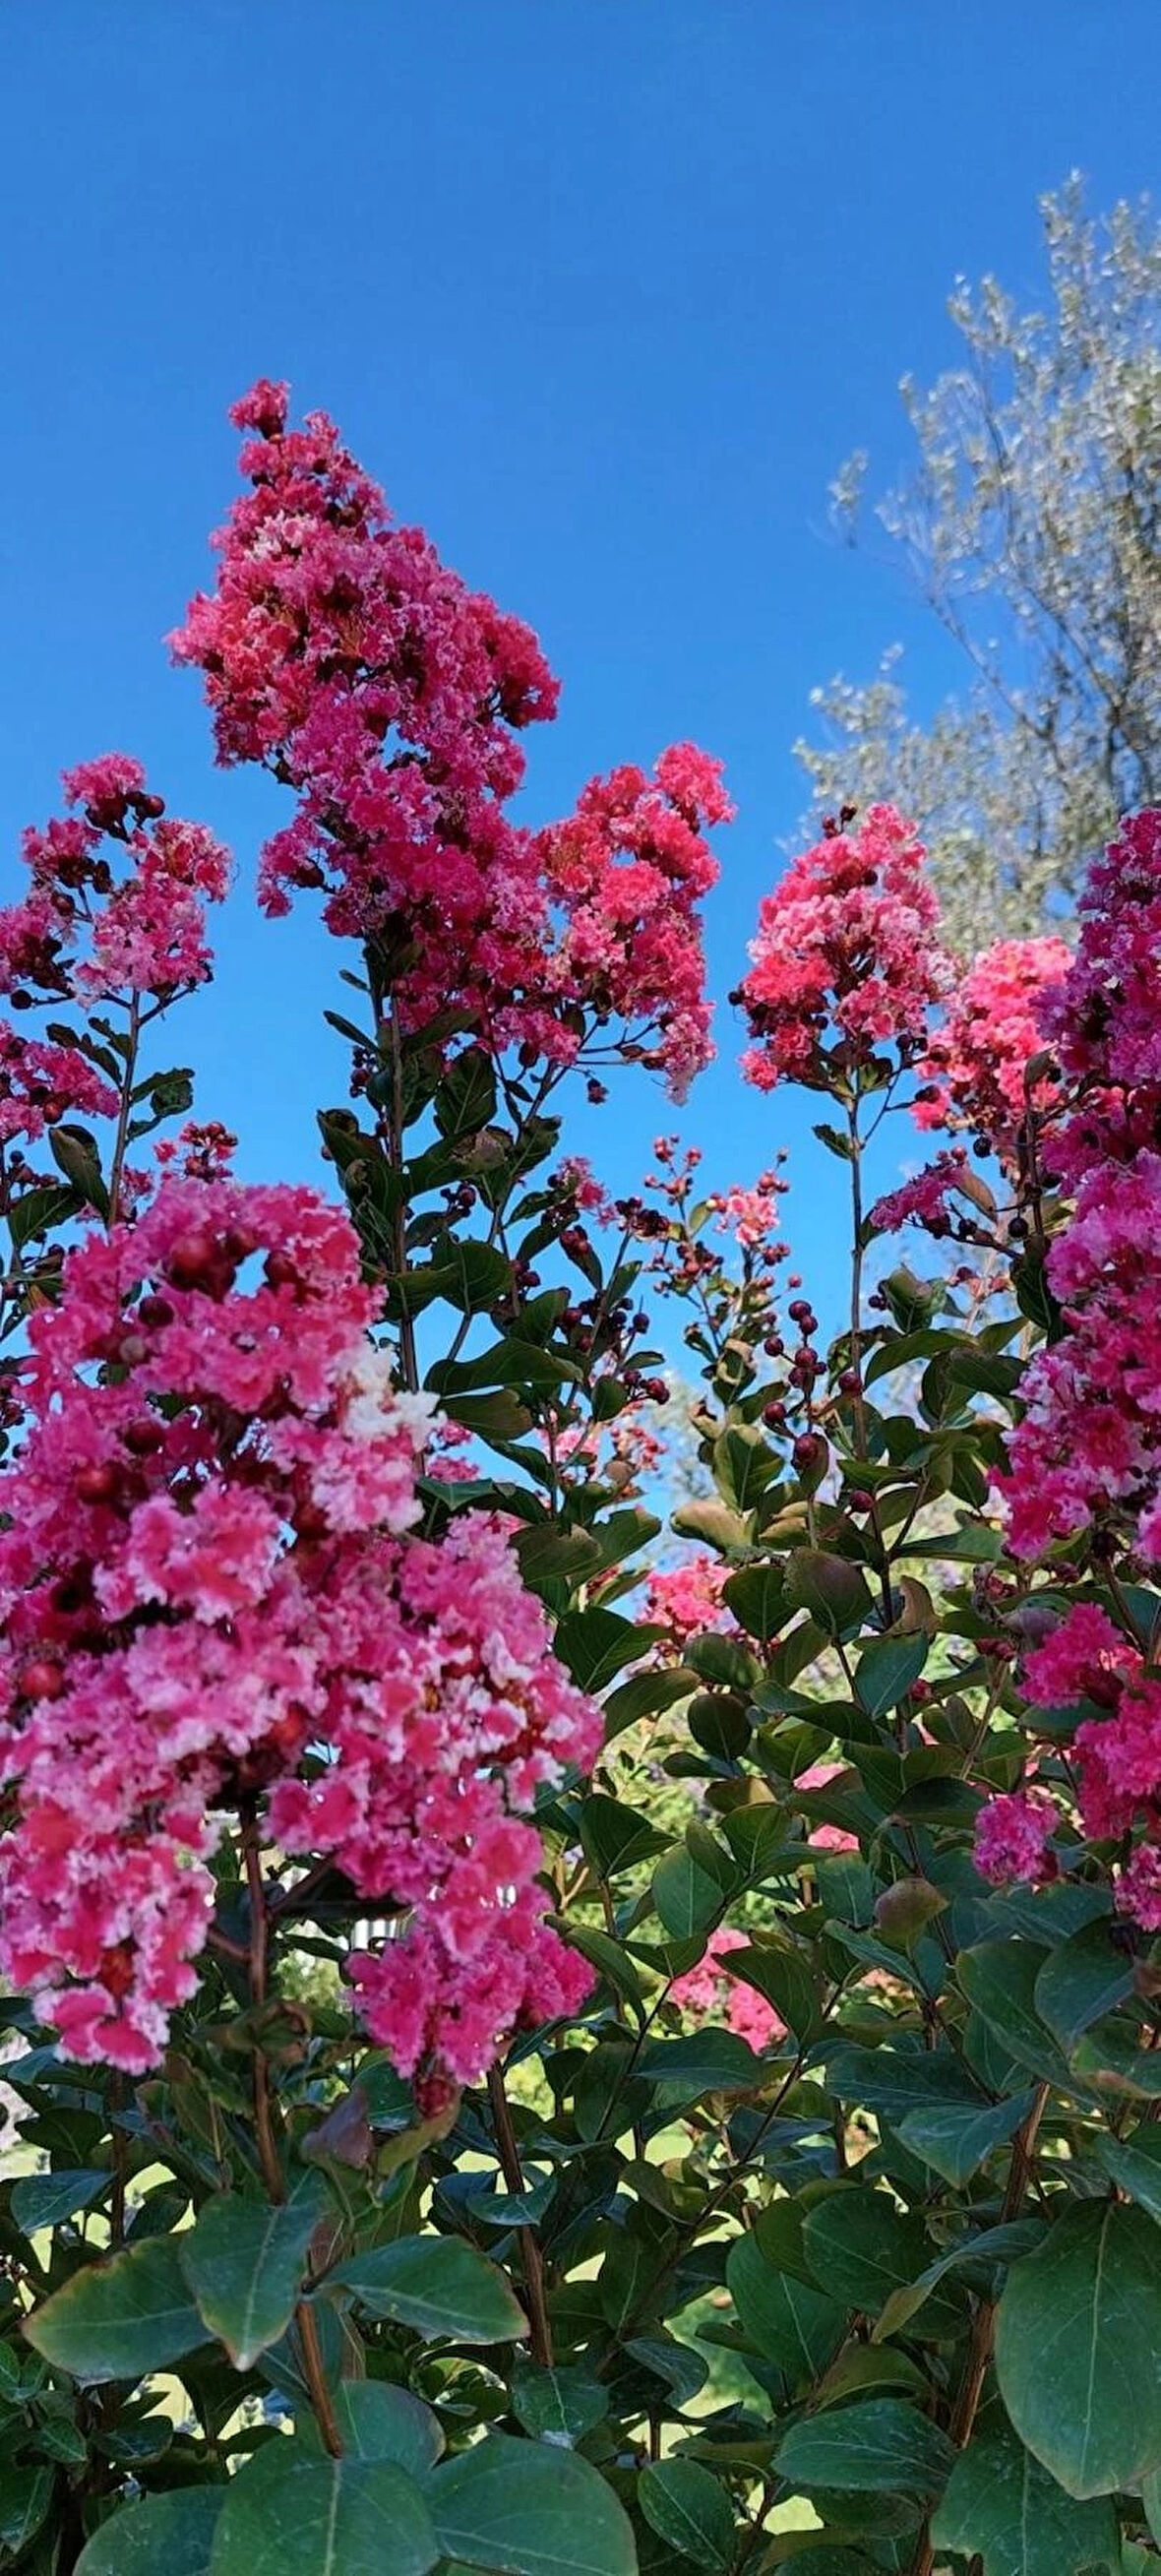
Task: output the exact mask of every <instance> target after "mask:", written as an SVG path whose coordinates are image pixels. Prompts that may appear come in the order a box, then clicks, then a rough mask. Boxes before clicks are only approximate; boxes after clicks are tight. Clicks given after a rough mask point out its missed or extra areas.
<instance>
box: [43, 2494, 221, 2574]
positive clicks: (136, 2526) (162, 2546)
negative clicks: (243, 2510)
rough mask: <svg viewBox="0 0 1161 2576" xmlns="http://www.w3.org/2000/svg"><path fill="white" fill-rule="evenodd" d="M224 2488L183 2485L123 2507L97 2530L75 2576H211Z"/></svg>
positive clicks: (83, 2552) (80, 2559)
mask: <svg viewBox="0 0 1161 2576" xmlns="http://www.w3.org/2000/svg"><path fill="white" fill-rule="evenodd" d="M225 2497H226V2490H225V2487H182V2488H180V2489H179V2490H178V2491H177V2492H176V2493H175V2494H173V2495H155V2496H146V2497H145V2499H144V2501H143V2502H142V2503H140V2504H131V2505H126V2506H125V2507H124V2509H123V2510H122V2511H121V2512H120V2513H115V2514H113V2515H111V2517H110V2519H109V2521H108V2522H103V2523H102V2524H101V2528H100V2530H99V2531H97V2532H95V2533H94V2535H93V2538H92V2539H91V2540H90V2541H89V2543H88V2545H87V2547H86V2548H84V2549H82V2551H81V2554H80V2557H79V2558H78V2560H77V2566H76V2576H210V2553H211V2550H212V2548H213V2542H214V2533H215V2531H216V2530H217V2527H218V2518H219V2516H220V2514H221V2510H222V2506H223V2504H224V2502H225Z"/></svg>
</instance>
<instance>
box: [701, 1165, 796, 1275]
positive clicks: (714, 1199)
mask: <svg viewBox="0 0 1161 2576" xmlns="http://www.w3.org/2000/svg"><path fill="white" fill-rule="evenodd" d="M789 1186H790V1184H789V1182H788V1181H785V1180H783V1178H782V1175H781V1173H780V1172H779V1171H777V1170H775V1169H774V1168H773V1167H771V1169H770V1170H769V1171H766V1172H760V1173H759V1175H758V1178H757V1180H756V1181H755V1183H754V1186H753V1188H752V1189H744V1188H743V1187H742V1186H741V1184H740V1183H739V1182H737V1181H735V1182H734V1184H733V1186H732V1188H730V1189H728V1190H715V1191H714V1193H713V1195H712V1196H711V1197H710V1199H709V1200H708V1202H707V1204H708V1206H709V1207H710V1208H711V1209H712V1211H713V1215H714V1221H715V1223H716V1225H717V1230H718V1232H719V1234H729V1235H732V1237H733V1239H734V1242H735V1243H736V1244H737V1245H738V1247H739V1249H740V1250H741V1251H742V1252H743V1253H756V1252H760V1253H762V1254H763V1256H764V1258H765V1259H766V1261H767V1262H775V1261H785V1260H788V1259H789V1256H790V1246H789V1244H788V1243H784V1242H781V1241H775V1237H776V1235H777V1232H778V1225H779V1219H780V1208H779V1201H780V1199H783V1198H785V1196H786V1192H787V1190H788V1189H789Z"/></svg>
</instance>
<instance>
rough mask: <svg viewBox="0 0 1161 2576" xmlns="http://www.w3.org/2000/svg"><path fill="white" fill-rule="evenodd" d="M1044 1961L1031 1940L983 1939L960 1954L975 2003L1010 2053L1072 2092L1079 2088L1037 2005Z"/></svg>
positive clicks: (959, 1971)
mask: <svg viewBox="0 0 1161 2576" xmlns="http://www.w3.org/2000/svg"><path fill="white" fill-rule="evenodd" d="M1041 1959H1042V1953H1041V1952H1040V1951H1039V1950H1037V1949H1035V1948H1034V1946H1033V1944H1032V1943H1031V1942H1030V1941H981V1942H979V1943H978V1944H977V1946H976V1947H975V1948H974V1949H972V1950H962V1951H961V1952H960V1956H959V1959H958V1960H957V1962H956V1975H957V1976H958V1978H959V1982H960V1985H961V1987H962V1989H963V1992H964V1994H965V1995H966V1996H967V1999H968V2002H969V2004H971V2005H972V2007H973V2009H974V2010H975V2011H976V2012H978V2013H979V2014H980V2016H981V2018H982V2019H983V2020H984V2021H986V2023H987V2025H988V2028H989V2030H994V2031H995V2034H996V2037H997V2039H1000V2040H1002V2041H1003V2044H1004V2047H1005V2048H1006V2049H1007V2051H1008V2054H1009V2056H1010V2057H1014V2058H1015V2059H1016V2060H1017V2062H1018V2064H1019V2065H1021V2066H1027V2067H1030V2068H1031V2071H1032V2073H1033V2075H1040V2076H1043V2077H1044V2079H1045V2080H1046V2082H1048V2083H1049V2084H1059V2085H1062V2086H1063V2087H1064V2090H1065V2091H1066V2092H1067V2091H1069V2090H1070V2089H1071V2090H1075V2087H1070V2082H1069V2072H1068V2067H1067V2065H1066V2063H1065V2061H1064V2059H1063V2057H1062V2056H1061V2054H1060V2051H1059V2049H1058V2048H1057V2047H1056V2044H1055V2042H1054V2040H1053V2039H1052V2037H1051V2036H1050V2034H1049V2032H1048V2031H1047V2029H1046V2028H1045V2025H1044V2023H1043V2022H1042V2020H1041V2018H1040V2014H1039V2012H1038V2010H1037V2007H1036V1980H1037V1977H1038V1975H1039V1972H1040V1966H1041Z"/></svg>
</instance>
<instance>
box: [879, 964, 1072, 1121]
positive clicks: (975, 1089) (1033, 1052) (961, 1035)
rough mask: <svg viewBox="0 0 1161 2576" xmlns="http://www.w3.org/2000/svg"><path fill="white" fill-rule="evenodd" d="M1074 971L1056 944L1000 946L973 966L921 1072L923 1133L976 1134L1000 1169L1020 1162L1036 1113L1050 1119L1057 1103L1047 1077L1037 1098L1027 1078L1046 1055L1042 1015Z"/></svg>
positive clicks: (918, 1108)
mask: <svg viewBox="0 0 1161 2576" xmlns="http://www.w3.org/2000/svg"><path fill="white" fill-rule="evenodd" d="M1071 964H1072V951H1071V949H1070V948H1069V947H1068V946H1067V944H1066V942H1065V941H1064V940H1063V939H1055V938H1041V939H1001V940H999V941H998V942H997V944H996V946H995V947H994V948H987V949H985V950H984V952H983V954H982V956H979V957H977V958H976V959H975V960H974V963H973V964H972V965H971V966H969V968H968V970H967V973H966V974H965V975H964V976H963V978H962V980H961V981H960V982H958V983H957V984H956V985H955V987H954V989H953V990H952V992H951V993H950V994H949V995H948V996H947V1000H946V1003H945V1006H944V1015H943V1019H942V1021H941V1023H940V1026H939V1027H938V1028H937V1029H936V1030H935V1031H934V1032H933V1034H932V1036H931V1037H930V1038H929V1040H928V1044H927V1051H926V1054H925V1055H924V1056H923V1057H922V1058H921V1059H920V1062H919V1065H918V1067H917V1071H918V1074H919V1077H920V1082H921V1084H922V1086H923V1088H922V1089H921V1090H920V1092H919V1094H918V1096H917V1098H916V1100H915V1103H914V1106H913V1113H912V1114H913V1116H914V1118H915V1123H916V1125H917V1126H919V1127H951V1128H956V1129H967V1130H970V1132H971V1133H972V1134H973V1135H976V1136H978V1137H979V1138H980V1139H981V1141H982V1142H983V1143H984V1144H985V1145H986V1146H987V1147H988V1148H989V1149H990V1150H991V1152H993V1153H994V1154H996V1155H997V1156H998V1157H999V1159H1000V1161H1001V1162H1012V1161H1013V1160H1014V1158H1015V1155H1016V1150H1017V1139H1018V1136H1019V1132H1020V1129H1021V1126H1022V1125H1023V1123H1024V1120H1025V1118H1026V1116H1027V1113H1028V1109H1029V1106H1031V1107H1033V1108H1035V1109H1037V1110H1039V1111H1041V1112H1043V1111H1044V1110H1046V1109H1048V1108H1049V1107H1050V1106H1051V1104H1052V1101H1053V1099H1054V1097H1055V1093H1056V1085H1055V1084H1054V1082H1053V1081H1052V1080H1051V1079H1050V1078H1049V1077H1048V1076H1047V1075H1046V1074H1041V1075H1040V1076H1038V1078H1037V1080H1036V1081H1035V1082H1034V1084H1033V1085H1032V1089H1031V1092H1030V1093H1029V1091H1028V1089H1027V1085H1026V1077H1027V1070H1028V1066H1029V1064H1030V1063H1031V1061H1032V1060H1033V1058H1034V1057H1036V1056H1037V1055H1039V1054H1040V1053H1041V1052H1042V1049H1043V1041H1042V1039H1041V1035H1040V1024H1039V1016H1038V1012H1039V1009H1040V1008H1041V1007H1042V1006H1043V1003H1044V999H1045V996H1046V995H1047V994H1049V993H1050V992H1051V991H1052V990H1053V989H1054V988H1055V987H1056V986H1057V985H1059V983H1060V982H1061V979H1062V978H1063V977H1064V976H1066V975H1067V974H1068V971H1069V968H1070V966H1071Z"/></svg>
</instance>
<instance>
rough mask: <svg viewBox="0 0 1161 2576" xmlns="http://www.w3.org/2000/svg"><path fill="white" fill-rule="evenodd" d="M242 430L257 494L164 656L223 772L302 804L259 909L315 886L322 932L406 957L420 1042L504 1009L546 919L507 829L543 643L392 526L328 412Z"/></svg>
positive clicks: (276, 844) (549, 690)
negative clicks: (455, 1017)
mask: <svg viewBox="0 0 1161 2576" xmlns="http://www.w3.org/2000/svg"><path fill="white" fill-rule="evenodd" d="M232 417H233V418H234V420H235V422H236V423H237V426H238V427H239V428H240V429H242V430H243V431H245V432H247V433H249V435H248V436H247V439H246V443H245V445H244V446H243V449H242V456H241V466H242V472H243V474H244V475H245V477H246V479H247V482H248V484H249V487H250V488H249V489H248V491H247V492H245V493H244V494H243V495H242V496H241V497H240V498H239V499H238V500H237V501H236V502H235V503H234V506H233V508H232V510H231V512H230V515H229V518H228V520H227V522H226V525H225V527H224V529H223V530H222V531H221V533H220V534H219V536H218V537H217V539H216V541H215V542H216V545H217V550H218V577H217V584H216V588H215V589H214V591H213V593H212V594H209V595H206V594H204V593H203V594H199V596H198V597H197V598H196V599H194V600H193V602H192V603H191V605H190V608H189V610H188V612H187V616H186V621H185V624H184V626H183V627H182V628H181V629H180V630H179V632H178V633H177V635H176V636H175V637H174V638H173V648H174V653H175V656H176V659H177V660H178V661H179V662H185V663H190V664H193V665H195V666H196V667H197V668H199V669H200V670H201V671H202V672H203V674H204V678H205V687H206V695H207V698H208V700H209V703H210V706H211V708H212V710H213V717H214V728H215V734H216V739H217V747H218V757H219V759H220V760H222V761H224V762H226V763H234V762H239V761H256V762H260V763H262V764H264V765H265V766H266V767H268V768H270V769H272V770H273V771H274V773H275V775H276V776H277V777H279V778H280V779H281V780H282V781H283V782H284V783H285V784H286V785H288V786H290V787H291V788H292V789H293V790H294V792H295V795H296V797H297V800H298V804H297V812H296V815H295V818H294V820H293V822H291V823H290V824H289V825H288V826H287V827H286V828H285V829H284V830H282V831H280V832H277V833H276V834H275V835H274V837H273V839H272V840H270V841H269V842H268V843H267V845H266V848H265V851H264V854H263V859H262V868H261V879H260V893H261V900H262V903H263V905H264V907H265V909H266V910H267V912H270V913H280V912H285V911H287V910H288V909H289V905H290V901H291V897H292V894H293V892H294V890H295V889H296V888H299V887H303V886H317V887H320V888H321V889H322V891H323V892H324V894H325V898H326V900H325V909H324V918H325V919H326V921H327V924H328V926H329V927H330V928H331V929H332V930H334V931H336V932H338V933H340V934H342V935H349V936H354V937H356V938H359V939H367V938H370V937H375V938H381V939H383V940H385V941H386V942H387V943H388V944H389V945H391V946H392V947H394V948H395V949H397V950H400V952H401V953H402V952H403V951H404V950H405V951H406V956H407V963H406V965H405V967H403V969H402V971H401V974H400V980H399V984H398V991H399V994H400V998H401V1002H402V1005H403V1007H404V1009H405V1012H406V1016H407V1018H408V1020H409V1022H411V1023H415V1022H418V1021H422V1020H426V1019H429V1018H431V1017H432V1016H433V1015H434V1014H435V1012H436V1011H437V1010H442V1009H444V1008H445V1006H447V1005H448V1004H451V1005H453V1006H465V1005H466V1006H468V1007H469V1008H472V1007H474V1004H475V1003H476V1002H477V1001H480V1000H486V997H487V996H488V995H489V994H491V993H495V992H497V991H498V992H499V993H501V994H503V995H507V994H509V993H511V991H512V990H513V989H514V988H515V987H516V986H517V985H519V984H520V982H521V981H522V973H523V965H524V961H525V959H526V956H527V949H528V942H529V936H530V933H533V934H534V933H535V930H536V927H537V925H538V924H539V922H540V920H541V916H542V912H543V898H542V893H541V889H540V885H539V881H538V872H537V864H536V858H535V853H534V849H533V845H532V841H531V838H530V836H529V835H528V834H527V833H525V832H522V831H518V830H517V829H516V828H515V827H514V826H513V825H512V824H511V823H510V822H509V821H508V820H507V819H506V816H505V813H504V807H505V804H506V802H507V800H508V799H509V798H510V797H511V796H512V794H513V793H514V791H515V789H516V788H517V787H518V786H519V784H520V780H521V777H522V775H523V769H524V759H523V754H522V751H521V749H520V746H519V743H518V740H517V736H518V734H519V733H520V732H521V731H522V730H523V729H524V727H525V726H526V725H529V724H531V723H533V722H536V721H538V720H541V719H543V718H545V717H549V716H551V715H552V714H553V713H554V711H555V706H556V697H557V685H556V682H555V680H554V679H553V677H552V674H551V672H550V671H549V669H548V666H547V664H546V662H545V660H544V657H543V655H542V653H541V651H540V648H539V646H538V644H537V642H536V639H535V637H534V636H533V635H532V634H531V633H530V631H529V629H528V628H527V627H526V626H524V625H522V624H521V623H520V621H519V619H517V618H513V617H505V616H502V615H501V613H500V611H499V609H497V608H496V606H495V605H494V603H493V602H492V601H491V600H490V599H487V598H485V597H483V596H482V595H480V594H477V593H473V592H472V591H470V590H468V589H467V587H466V586H465V584H464V583H463V582H462V581H461V580H460V579H459V577H458V575H457V574H455V573H453V572H451V571H450V570H449V569H448V567H447V565H446V564H443V563H441V561H440V558H439V556H438V555H437V554H436V551H435V549H434V547H433V546H432V545H431V544H430V543H429V541H428V539H427V538H426V537H425V536H424V535H423V533H422V531H421V530H419V529H417V528H401V527H399V526H397V525H396V524H395V522H394V521H393V520H392V518H391V516H390V514H389V512H388V510H387V508H386V505H385V502H384V499H383V495H382V493H381V492H380V490H379V489H378V486H377V485H376V484H374V483H373V482H371V481H370V479H369V478H368V476H367V475H366V474H364V473H363V471H362V469H361V467H360V466H359V465H358V464H357V463H356V462H355V459H354V458H353V457H352V456H351V454H350V453H349V451H348V450H347V449H346V448H345V447H344V446H343V444H342V442H341V440H340V437H339V434H338V431H337V430H336V428H335V427H334V424H333V423H332V422H331V421H329V420H328V419H327V418H326V416H325V414H324V413H321V412H315V413H311V414H310V415H309V416H308V417H307V419H306V421H305V422H304V424H303V427H302V428H301V429H292V428H291V427H290V426H289V424H288V417H287V389H286V387H285V386H284V385H277V386H275V385H271V384H268V383H265V382H263V383H261V384H259V385H257V386H255V387H254V388H253V390H252V391H251V393H249V394H248V395H247V396H246V397H245V398H244V400H243V401H242V402H240V403H239V404H237V405H236V407H235V409H234V412H233V415H232Z"/></svg>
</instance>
